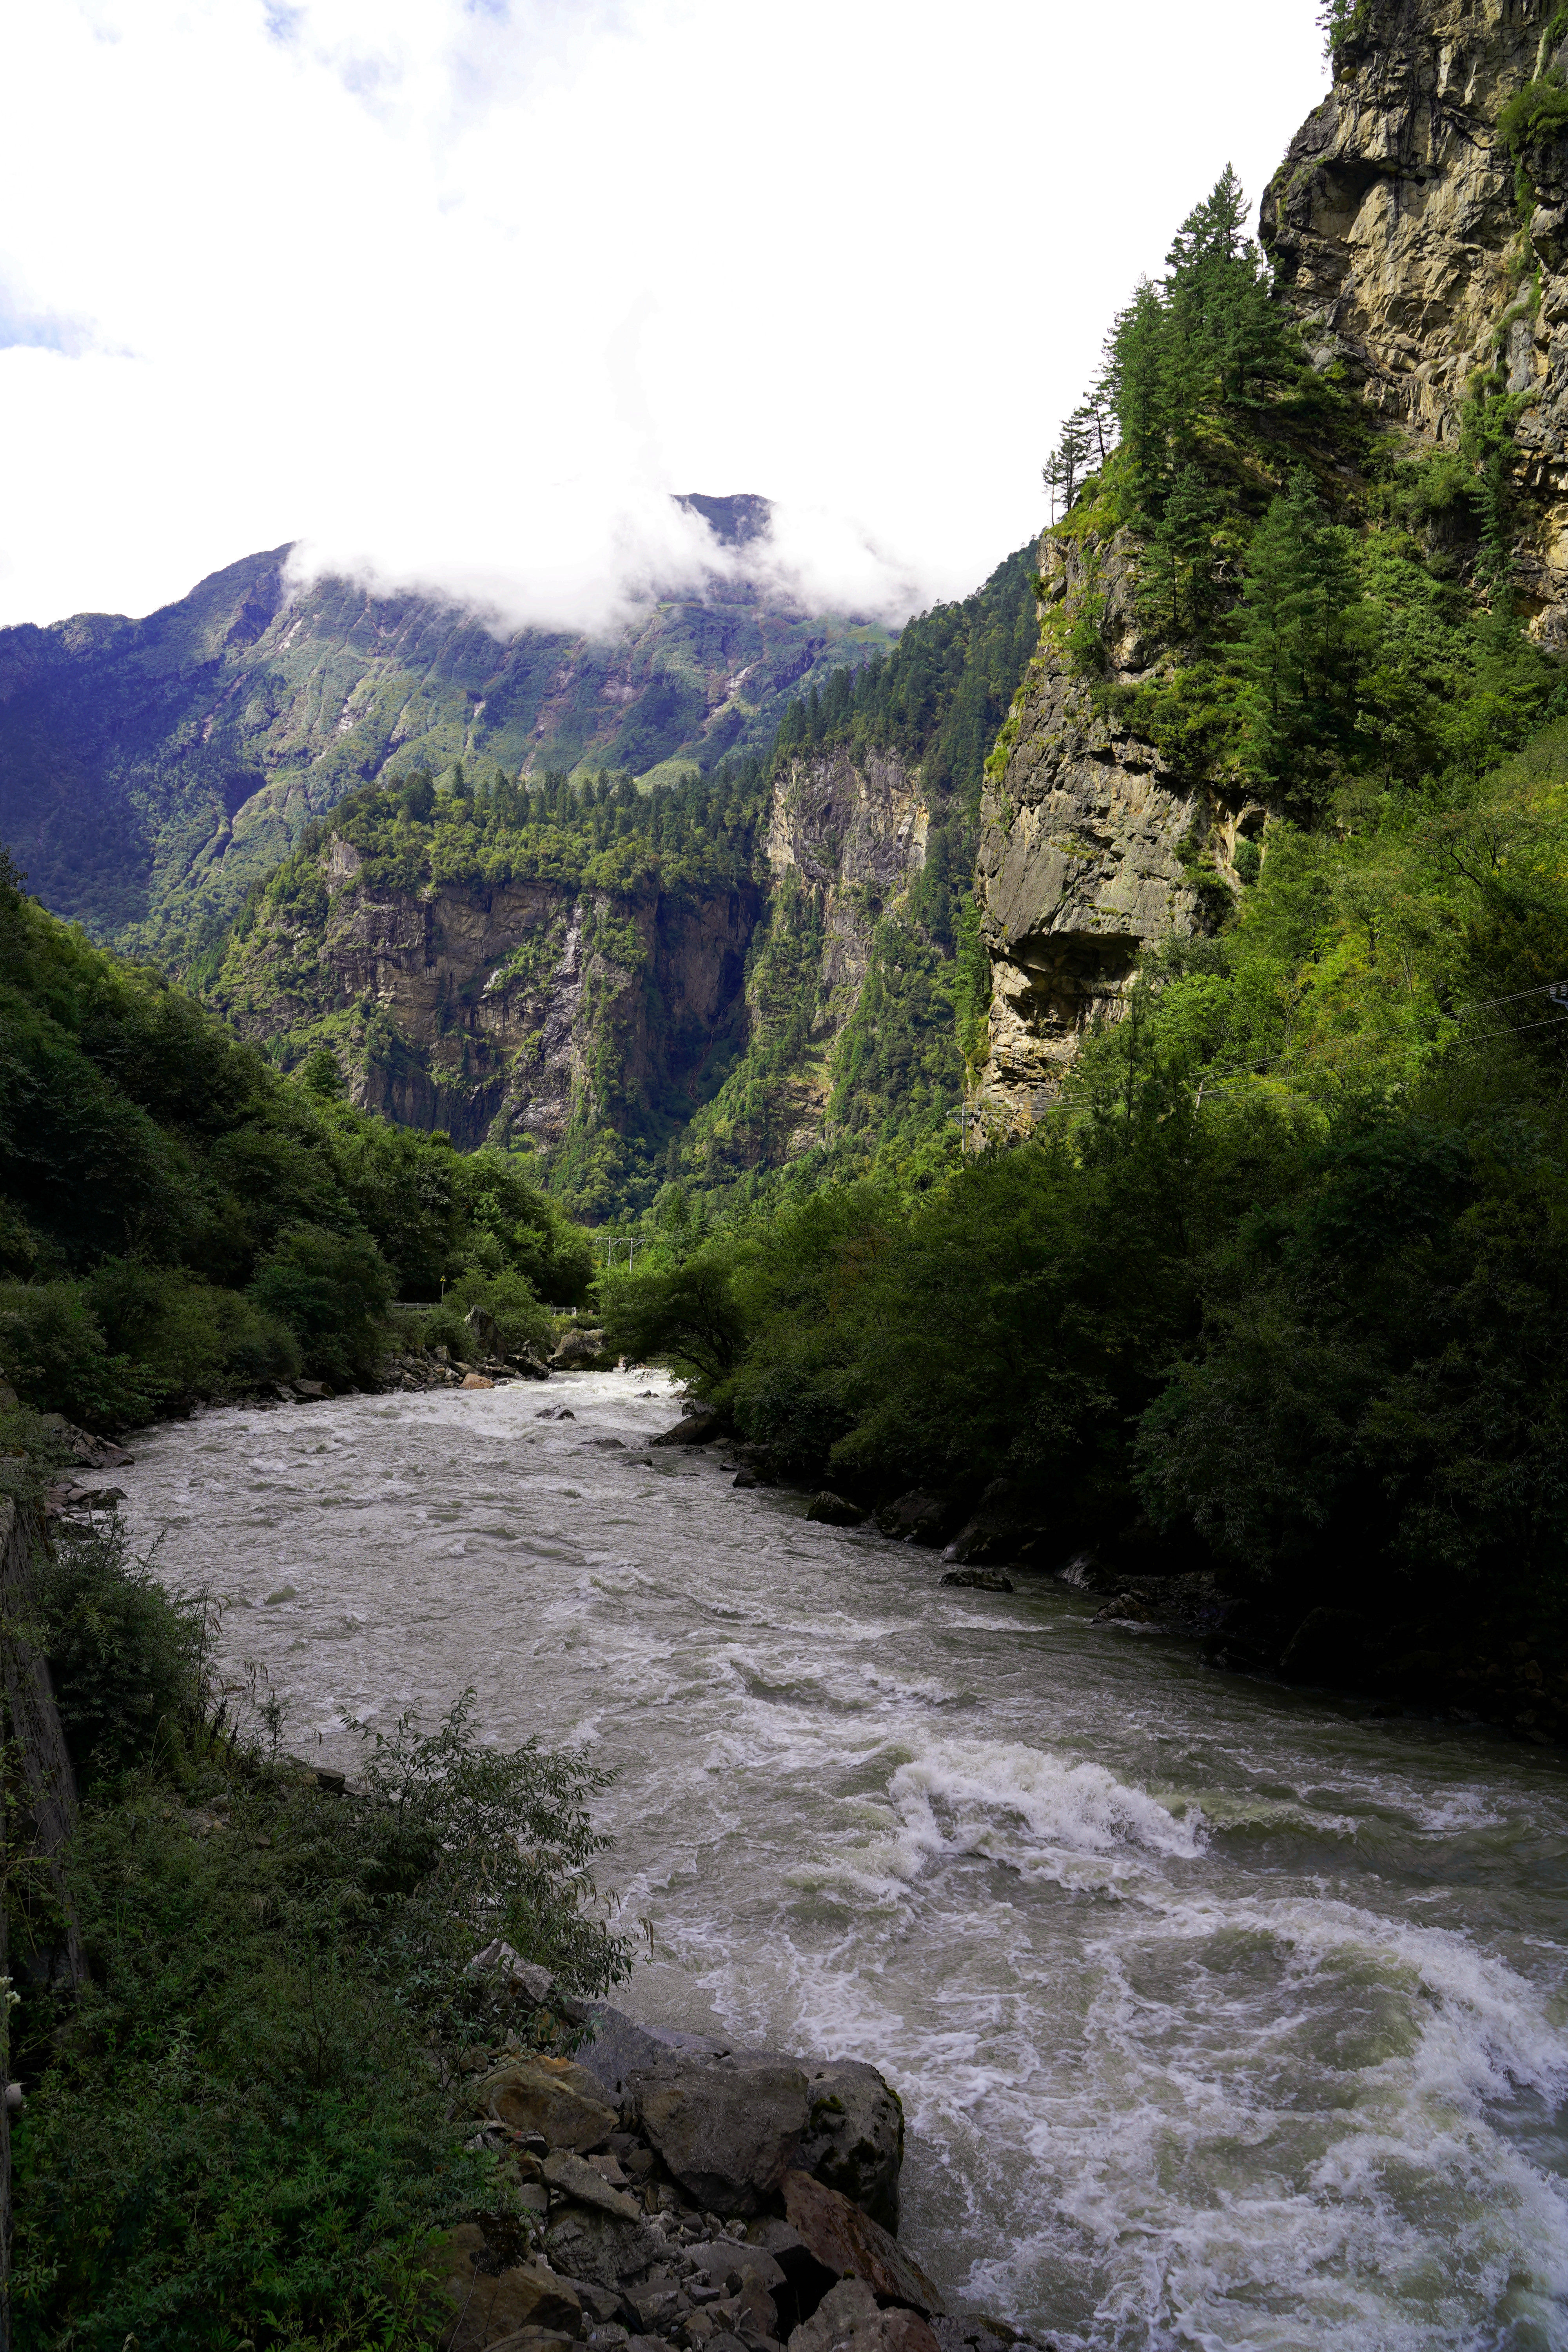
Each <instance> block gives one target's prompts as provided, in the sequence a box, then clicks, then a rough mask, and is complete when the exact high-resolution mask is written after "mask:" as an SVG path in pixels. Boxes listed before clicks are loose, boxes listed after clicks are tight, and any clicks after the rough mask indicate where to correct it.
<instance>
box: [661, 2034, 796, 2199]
mask: <svg viewBox="0 0 1568 2352" xmlns="http://www.w3.org/2000/svg"><path fill="white" fill-rule="evenodd" d="M631 2087H632V2091H633V2094H634V2095H635V2097H636V2099H637V2110H638V2113H639V2115H640V2116H641V2119H642V2128H643V2133H644V2136H645V2137H646V2138H647V2141H648V2144H649V2146H650V2147H654V2148H657V2149H658V2154H659V2155H660V2156H661V2157H662V2158H663V2159H664V2162H665V2163H666V2164H667V2165H668V2168H669V2169H670V2171H671V2172H672V2173H673V2174H674V2176H675V2178H676V2179H677V2180H679V2183H680V2185H681V2187H682V2188H683V2189H687V2190H688V2191H689V2194H690V2195H691V2196H693V2197H695V2198H696V2199H697V2200H698V2202H699V2204H700V2206H701V2207H702V2208H703V2210H704V2211H706V2212H710V2213H721V2214H740V2213H747V2214H750V2213H756V2212H760V2211H761V2210H762V2208H763V2205H764V2204H765V2203H766V2202H767V2201H768V2200H769V2199H771V2198H772V2197H773V2194H774V2192H775V2191H776V2190H777V2189H778V2187H779V2184H780V2182H781V2181H782V2180H783V2179H784V2175H785V2173H786V2172H789V2171H791V2170H792V2169H793V2168H795V2165H796V2164H797V2162H798V2160H799V2157H800V2146H801V2141H802V2140H803V2138H804V2137H805V2126H806V2121H807V2112H808V2111H807V2107H806V2096H805V2074H804V2073H803V2072H802V2070H801V2068H800V2067H799V2066H798V2065H797V2064H796V2063H795V2060H794V2059H793V2058H778V2057H774V2056H773V2055H772V2054H771V2053H766V2052H763V2053H751V2052H746V2051H734V2052H731V2053H729V2054H728V2055H726V2056H724V2057H722V2058H705V2057H699V2056H698V2055H696V2054H695V2053H691V2052H682V2051H679V2050H669V2051H667V2052H665V2053H663V2054H662V2055H661V2056H660V2058H659V2060H658V2063H656V2064H655V2065H653V2066H650V2067H637V2068H635V2069H634V2070H633V2073H632V2075H631Z"/></svg>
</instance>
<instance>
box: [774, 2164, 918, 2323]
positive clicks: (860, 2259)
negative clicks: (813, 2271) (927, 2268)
mask: <svg viewBox="0 0 1568 2352" xmlns="http://www.w3.org/2000/svg"><path fill="white" fill-rule="evenodd" d="M781 2185H782V2188H783V2190H784V2212H785V2214H786V2215H787V2217H788V2219H789V2221H790V2224H791V2226H792V2227H793V2228H794V2229H795V2230H797V2231H799V2232H800V2235H801V2238H802V2240H803V2241H804V2242H805V2246H806V2248H807V2250H808V2251H809V2252H811V2253H813V2254H815V2255H816V2259H817V2261H818V2262H819V2263H822V2264H823V2266H824V2268H825V2269H827V2270H830V2271H836V2272H837V2274H838V2276H839V2277H840V2278H846V2277H853V2278H858V2279H864V2280H865V2282H866V2284H867V2285H868V2287H869V2288H870V2290H871V2292H872V2294H874V2295H875V2296H876V2297H877V2299H878V2301H879V2303H905V2304H908V2305H909V2306H910V2310H911V2311H918V2312H919V2313H920V2315H921V2318H922V2319H930V2318H931V2315H933V2313H938V2312H940V2311H941V2310H942V2297H941V2295H940V2294H938V2293H937V2291H936V2289H935V2287H934V2286H932V2284H931V2281H930V2279H928V2278H927V2277H926V2275H925V2273H924V2272H923V2271H922V2270H921V2268H920V2266H919V2265H918V2263H913V2262H911V2261H910V2257H909V2255H908V2254H906V2253H905V2252H903V2251H902V2249H901V2248H900V2245H899V2243H898V2241H897V2240H896V2239H894V2238H890V2237H889V2235H888V2232H887V2231H886V2230H884V2229H882V2228H881V2227H880V2225H879V2223H878V2222H876V2221H872V2219H871V2217H870V2215H869V2214H868V2213H862V2211H861V2210H860V2208H859V2207H858V2205H852V2204H851V2203H850V2201H849V2200H848V2198H847V2197H841V2196H840V2195H839V2193H838V2191H837V2189H829V2188H827V2187H826V2185H825V2184H824V2183H823V2182H822V2181H820V2180H814V2179H812V2177H811V2175H810V2173H809V2172H786V2173H785V2175H784V2180H783V2183H782V2184H781Z"/></svg>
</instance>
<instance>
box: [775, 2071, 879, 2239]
mask: <svg viewBox="0 0 1568 2352" xmlns="http://www.w3.org/2000/svg"><path fill="white" fill-rule="evenodd" d="M806 2097H807V2100H808V2102H809V2104H810V2111H811V2112H810V2117H809V2120H808V2122H807V2125H806V2129H805V2138H804V2139H803V2140H802V2142H801V2147H800V2169H801V2170H802V2172H809V2173H810V2174H811V2175H812V2177H813V2179H816V2180H824V2181H826V2184H827V2186H828V2187H829V2188H830V2189H837V2190H838V2192H839V2194H840V2195H841V2196H844V2197H847V2198H848V2199H849V2200H850V2202H851V2203H852V2204H855V2205H861V2206H864V2208H865V2210H866V2211H867V2212H868V2213H869V2214H870V2216H871V2219H872V2220H873V2221H879V2222H880V2223H881V2225H882V2227H883V2229H884V2230H889V2231H894V2232H896V2231H897V2230H898V2226H899V2174H900V2171H901V2170H902V2168H903V2161H904V2103H903V2101H902V2100H901V2099H900V2096H899V2095H898V2093H897V2091H895V2090H894V2089H893V2088H892V2086H891V2084H889V2083H888V2082H887V2080H886V2079H885V2078H884V2077H883V2076H882V2075H881V2074H879V2073H878V2071H877V2069H876V2067H875V2066H868V2064H867V2063H865V2061H864V2060H863V2059H859V2058H836V2059H832V2060H829V2061H826V2062H825V2063H823V2064H822V2065H820V2066H811V2065H808V2066H807V2068H806Z"/></svg>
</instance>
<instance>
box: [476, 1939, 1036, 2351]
mask: <svg viewBox="0 0 1568 2352" xmlns="http://www.w3.org/2000/svg"><path fill="white" fill-rule="evenodd" d="M471 1971H472V1972H473V1973H475V1974H478V1975H481V1976H483V1977H485V1978H486V1979H489V1981H490V1984H491V1986H492V1988H498V1989H500V1990H501V1991H502V1992H503V1994H504V1995H505V1996H506V1997H507V1998H509V1999H510V2000H511V2001H512V2002H513V2003H514V2004H515V2006H516V2010H517V2012H518V2016H519V2021H520V2025H521V2026H522V2027H523V2031H522V2032H520V2034H519V2035H517V2036H514V2037H513V2038H512V2039H511V2040H510V2041H509V2042H508V2043H507V2044H506V2046H505V2047H504V2048H502V2049H501V2050H500V2051H499V2052H497V2051H492V2052H488V2053H484V2055H483V2056H482V2057H481V2058H479V2060H478V2061H477V2063H476V2065H475V2068H474V2071H473V2073H472V2075H471V2077H470V2079H469V2083H468V2091H467V2095H466V2096H467V2104H468V2111H469V2112H470V2114H471V2115H472V2116H473V2117H474V2119H475V2122H476V2125H477V2140H478V2143H479V2144H481V2145H484V2146H487V2147H490V2148H492V2149H493V2150H494V2151H495V2152H496V2153H497V2155H498V2156H499V2157H500V2171H501V2177H502V2180H503V2183H504V2195H503V2199H502V2200H501V2202H500V2204H499V2205H498V2209H497V2210H496V2211H495V2212H494V2213H493V2214H486V2215H481V2216H479V2218H477V2219H476V2220H474V2221H470V2222H468V2223H465V2224H464V2225H463V2227H461V2228H460V2229H458V2230H455V2231H452V2232H451V2233H450V2235H449V2236H448V2237H447V2240H446V2241H445V2242H443V2244H442V2245H441V2246H440V2247H439V2248H438V2249H437V2253H436V2256H435V2258H434V2262H435V2268H436V2270H437V2274H438V2275H439V2277H440V2280H441V2284H442V2288H443V2292H444V2294H445V2295H446V2297H447V2301H448V2303H449V2304H450V2305H451V2307H452V2318H451V2320H450V2322H449V2324H448V2325H447V2328H446V2329H445V2331H444V2333H443V2336H442V2338H441V2341H442V2345H443V2347H444V2352H555V2347H562V2352H564V2347H568V2346H574V2345H578V2344H582V2345H584V2346H585V2347H587V2352H784V2347H787V2352H840V2347H853V2352H1004V2347H1013V2346H1017V2347H1023V2352H1050V2347H1049V2346H1048V2344H1047V2342H1045V2341H1044V2340H1043V2339H1040V2338H1038V2337H1036V2338H1030V2337H1028V2336H1026V2335H1024V2334H1023V2333H1022V2332H1021V2331H1020V2330H1019V2329H1017V2328H1016V2327H1014V2326H1010V2325H1009V2324H1008V2323H1007V2322H1006V2321H1005V2320H1000V2319H994V2318H989V2317H974V2316H970V2317H958V2316H954V2315H952V2314H951V2313H949V2312H948V2311H947V2309H946V2307H945V2305H944V2304H943V2302H942V2296H941V2295H940V2294H938V2292H937V2290H936V2288H935V2287H934V2286H933V2285H932V2284H931V2281H930V2280H929V2279H928V2278H927V2277H926V2275H925V2273H923V2271H922V2270H921V2267H920V2264H919V2263H918V2262H917V2261H916V2260H915V2258H914V2257H913V2256H912V2255H911V2254H910V2252H909V2251H908V2250H907V2249H906V2248H905V2247H903V2246H901V2245H900V2243H899V2242H898V2238H897V2236H896V2234H895V2233H896V2231H897V2229H898V2222H899V2178H900V2168H901V2166H902V2163H903V2156H904V2116H903V2108H902V2105H901V2104H900V2099H899V2096H898V2094H897V2092H896V2091H895V2090H894V2089H893V2088H892V2087H891V2085H889V2084H888V2083H887V2081H886V2080H885V2079H884V2078H883V2076H882V2075H881V2074H879V2072H878V2070H877V2069H876V2067H874V2066H870V2065H868V2064H866V2063H863V2062H860V2061H857V2060H852V2059H837V2060H816V2059H807V2058H798V2057H795V2056H792V2055H787V2054H782V2053H778V2052H774V2051H759V2050H746V2049H742V2048H741V2047H739V2046H738V2045H735V2044H732V2043H731V2042H720V2041H710V2040H705V2039H703V2038H701V2037H700V2036H697V2035H694V2034H689V2033H679V2032H666V2031H664V2030H661V2029H659V2028H658V2027H650V2026H647V2025H640V2024H637V2023H636V2022H635V2021H633V2020H632V2019H631V2018H629V2017H626V2016H625V2015H623V2014H622V2012H621V2011H618V2010H616V2009H613V2008H611V2007H610V2006H609V2005H608V2004H606V2003H604V2002H578V2001H575V2000H572V1999H571V1998H570V1997H568V1996H563V1994H562V1993H561V1992H560V1991H559V1990H558V1989H557V1988H556V1986H555V1985H554V1984H553V1982H552V1979H551V1978H550V1977H549V1976H548V1975H547V1973H546V1972H545V1971H544V1970H543V1969H536V1968H531V1967H530V1966H529V1965H528V1964H527V1963H526V1962H524V1961H523V1960H521V1958H519V1957H518V1955H517V1954H516V1953H515V1952H514V1951H512V1949H511V1948H510V1946H508V1945H506V1944H501V1943H496V1944H492V1945H490V1946H489V1948H488V1949H486V1950H485V1951H483V1952H481V1953H479V1955H478V1956H477V1958H476V1959H475V1960H474V1961H473V1963H472V1964H471ZM562 2039H565V2040H567V2041H568V2042H570V2041H572V2040H574V2039H575V2041H576V2047H575V2048H574V2051H573V2053H572V2054H571V2055H570V2056H559V2055H554V2054H552V2053H551V2050H550V2049H547V2048H541V2047H539V2046H537V2045H538V2044H539V2043H540V2042H546V2043H549V2044H552V2045H553V2044H555V2043H557V2042H560V2041H561V2040H562Z"/></svg>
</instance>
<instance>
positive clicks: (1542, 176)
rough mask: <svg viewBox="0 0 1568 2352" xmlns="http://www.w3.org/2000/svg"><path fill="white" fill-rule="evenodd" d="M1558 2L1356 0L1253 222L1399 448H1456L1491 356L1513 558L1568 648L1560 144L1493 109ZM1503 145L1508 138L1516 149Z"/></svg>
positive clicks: (1535, 50)
mask: <svg viewBox="0 0 1568 2352" xmlns="http://www.w3.org/2000/svg"><path fill="white" fill-rule="evenodd" d="M1565 36H1568V24H1564V23H1563V22H1562V21H1561V11H1560V9H1559V8H1558V7H1557V6H1556V5H1555V0H1364V5H1363V7H1362V8H1361V9H1360V10H1359V11H1358V12H1357V15H1356V17H1355V19H1354V21H1353V24H1352V26H1351V27H1350V28H1349V30H1348V31H1347V33H1346V35H1345V37H1343V38H1342V42H1341V45H1340V47H1339V50H1338V53H1337V56H1336V58H1335V71H1334V85H1333V89H1332V90H1331V93H1330V95H1329V96H1328V97H1327V98H1326V99H1325V100H1323V103H1322V104H1321V106H1320V107H1319V108H1318V109H1317V110H1316V111H1315V112H1314V113H1313V114H1312V115H1310V117H1309V119H1308V121H1306V123H1305V124H1304V125H1303V126H1302V128H1301V130H1300V131H1299V132H1298V134H1297V136H1296V138H1295V139H1294V140H1293V141H1292V142H1291V145H1290V150H1289V154H1288V155H1287V156H1286V159H1285V162H1284V163H1283V164H1282V166H1281V167H1280V170H1279V173H1277V174H1276V176H1275V179H1274V181H1273V183H1272V184H1271V185H1270V187H1269V189H1268V194H1266V196H1265V197H1264V200H1263V213H1262V234H1263V239H1264V243H1265V245H1266V246H1267V247H1268V249H1269V251H1270V252H1271V253H1272V255H1273V257H1274V261H1275V265H1276V268H1277V269H1278V272H1279V279H1280V284H1281V288H1282V290H1283V292H1284V295H1285V298H1286V299H1287V300H1288V301H1289V304H1290V306H1291V308H1292V309H1293V310H1295V312H1296V314H1297V316H1298V318H1299V319H1300V322H1301V325H1302V327H1303V329H1304V330H1305V331H1306V334H1307V337H1308V341H1309V343H1310V347H1311V349H1312V352H1313V358H1314V363H1315V364H1317V365H1318V366H1320V367H1323V368H1329V367H1332V366H1336V365H1337V366H1339V367H1341V368H1342V369H1343V370H1344V371H1345V373H1346V374H1347V375H1348V377H1349V379H1350V380H1351V381H1352V383H1355V384H1356V385H1357V386H1358V387H1359V389H1360V391H1361V393H1362V396H1363V399H1364V400H1365V401H1366V403H1367V404H1368V405H1369V406H1370V407H1371V408H1372V409H1373V410H1374V411H1375V413H1376V414H1377V415H1379V416H1380V417H1381V418H1384V419H1385V420H1387V421H1388V422H1390V423H1392V424H1394V425H1398V426H1400V427H1402V428H1404V429H1405V432H1406V434H1407V435H1408V436H1410V438H1411V441H1412V443H1413V445H1414V446H1428V447H1442V446H1449V447H1455V446H1458V444H1459V442H1460V439H1461V436H1462V430H1463V409H1464V404H1465V401H1466V397H1467V394H1468V390H1469V388H1470V386H1471V383H1472V380H1473V379H1474V378H1475V376H1476V375H1477V373H1478V372H1484V371H1489V370H1490V369H1492V368H1493V367H1494V366H1495V365H1497V364H1498V362H1501V364H1502V366H1503V367H1504V369H1505V370H1506V378H1507V388H1508V391H1509V393H1510V394H1513V395H1514V396H1515V397H1516V398H1521V399H1522V400H1523V401H1525V402H1526V403H1527V405H1526V406H1525V407H1524V409H1523V412H1522V414H1521V415H1520V416H1519V418H1518V421H1517V423H1516V425H1515V427H1514V441H1515V449H1516V457H1515V461H1514V465H1513V472H1514V476H1515V481H1516V486H1517V488H1518V489H1519V491H1520V492H1521V493H1522V496H1521V499H1520V500H1519V504H1518V509H1517V511H1516V513H1515V516H1514V521H1515V525H1516V532H1515V573H1516V580H1517V582H1518V584H1519V585H1520V587H1521V589H1522V590H1523V592H1524V593H1525V594H1526V596H1527V597H1528V598H1529V600H1530V602H1531V606H1532V608H1533V614H1534V619H1535V627H1536V632H1537V634H1538V635H1541V636H1542V637H1543V638H1544V639H1545V641H1546V642H1547V643H1549V644H1552V645H1553V646H1563V645H1564V644H1565V643H1568V445H1565V443H1564V437H1563V428H1564V425H1565V424H1568V140H1564V138H1563V135H1562V129H1563V126H1562V125H1561V124H1560V123H1559V124H1558V125H1557V126H1556V127H1555V129H1553V128H1552V125H1551V124H1550V121H1548V123H1547V124H1546V126H1545V129H1544V133H1543V135H1535V136H1530V135H1526V136H1524V137H1522V138H1521V137H1518V136H1516V138H1515V140H1514V141H1513V142H1511V143H1510V140H1509V139H1508V138H1506V137H1505V136H1504V134H1503V131H1502V130H1501V129H1500V118H1501V117H1502V115H1503V112H1504V110H1505V108H1507V107H1508V106H1509V104H1510V100H1515V99H1516V98H1517V97H1518V96H1519V93H1520V92H1521V90H1523V89H1525V88H1526V86H1527V85H1528V84H1530V83H1531V82H1533V81H1537V80H1539V79H1542V78H1548V77H1552V76H1553V75H1560V74H1561V73H1562V71H1563V68H1564V66H1565V65H1568V37H1565ZM1516 149H1517V151H1518V152H1517V157H1516V152H1515V151H1516Z"/></svg>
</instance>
